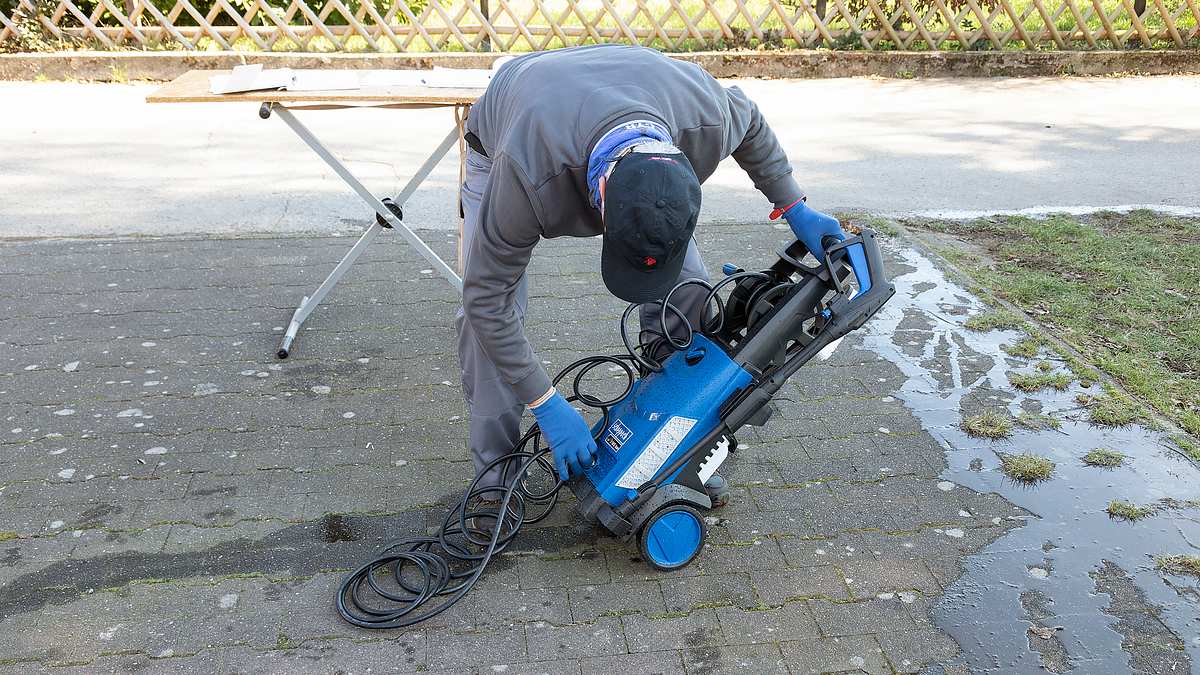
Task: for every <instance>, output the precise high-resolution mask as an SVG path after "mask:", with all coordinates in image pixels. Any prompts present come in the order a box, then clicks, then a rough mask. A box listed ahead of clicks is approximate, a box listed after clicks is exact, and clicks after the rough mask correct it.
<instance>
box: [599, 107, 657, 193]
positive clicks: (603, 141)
mask: <svg viewBox="0 0 1200 675" xmlns="http://www.w3.org/2000/svg"><path fill="white" fill-rule="evenodd" d="M649 141H661V142H663V143H672V142H673V141H672V140H671V132H670V131H668V130H667V128H666V127H664V126H663V125H661V124H659V123H658V122H653V121H651V120H632V121H629V122H626V123H624V124H622V125H620V126H617V127H613V128H612V129H609V131H608V133H606V134H604V135H603V136H601V137H600V140H598V141H596V147H595V148H593V149H592V154H591V155H589V156H588V167H587V182H588V199H589V200H590V201H591V202H592V206H594V207H596V208H600V177H601V176H603V175H604V170H605V169H607V168H608V165H609V163H610V162H613V161H616V159H617V157H618V156H619V155H620V154H621V153H622V152H624V151H625V150H627V149H629V148H630V147H632V146H635V145H640V144H642V143H646V142H649Z"/></svg>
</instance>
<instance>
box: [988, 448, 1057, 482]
mask: <svg viewBox="0 0 1200 675" xmlns="http://www.w3.org/2000/svg"><path fill="white" fill-rule="evenodd" d="M1000 468H1001V469H1002V470H1003V471H1004V475H1006V476H1008V477H1009V478H1011V479H1013V480H1015V481H1018V482H1021V483H1040V482H1041V481H1044V480H1046V479H1047V478H1049V477H1050V475H1051V474H1053V473H1054V462H1052V461H1050V460H1049V459H1048V458H1046V457H1042V456H1041V455H1035V454H1033V453H1030V452H1023V453H1021V454H1019V455H1008V454H1006V455H1001V456H1000Z"/></svg>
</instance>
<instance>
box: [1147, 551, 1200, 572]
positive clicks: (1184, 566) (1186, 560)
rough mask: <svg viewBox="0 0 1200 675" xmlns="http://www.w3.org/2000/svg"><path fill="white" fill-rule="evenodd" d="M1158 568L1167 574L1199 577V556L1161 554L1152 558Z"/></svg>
mask: <svg viewBox="0 0 1200 675" xmlns="http://www.w3.org/2000/svg"><path fill="white" fill-rule="evenodd" d="M1154 562H1155V564H1156V565H1157V566H1158V569H1160V570H1162V571H1163V572H1166V573H1168V574H1190V575H1191V576H1194V577H1200V557H1197V556H1194V555H1163V556H1158V557H1157V558H1155V559H1154Z"/></svg>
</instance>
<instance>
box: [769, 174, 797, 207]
mask: <svg viewBox="0 0 1200 675" xmlns="http://www.w3.org/2000/svg"><path fill="white" fill-rule="evenodd" d="M761 190H762V193H763V195H764V196H765V197H766V198H767V199H768V200H770V202H771V203H772V204H773V205H775V206H776V207H777V208H781V209H785V208H787V207H789V206H791V205H792V204H794V203H796V200H797V199H801V198H803V197H804V191H803V190H801V189H800V185H799V184H798V183H797V182H796V179H795V178H794V177H793V176H792V174H791V173H786V174H784V175H782V176H780V177H779V178H777V179H775V180H774V181H772V182H770V183H767V184H766V185H763V186H762V187H761Z"/></svg>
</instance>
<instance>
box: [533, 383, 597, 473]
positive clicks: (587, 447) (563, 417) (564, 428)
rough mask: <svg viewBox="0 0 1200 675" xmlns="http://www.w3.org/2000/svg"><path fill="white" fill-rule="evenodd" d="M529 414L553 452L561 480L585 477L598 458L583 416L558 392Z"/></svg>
mask: <svg viewBox="0 0 1200 675" xmlns="http://www.w3.org/2000/svg"><path fill="white" fill-rule="evenodd" d="M530 410H531V411H532V412H533V416H534V417H536V418H537V423H538V427H539V428H540V429H541V430H542V436H543V437H545V439H546V440H547V441H548V442H549V443H550V449H551V450H553V451H554V466H556V467H557V468H558V477H559V478H561V479H563V480H566V479H567V478H568V477H569V476H570V474H580V473H583V470H584V469H586V468H588V467H589V466H591V465H592V461H593V460H594V459H595V456H596V441H595V440H593V439H592V432H591V431H590V430H589V429H588V425H587V422H585V421H584V419H583V415H580V414H579V412H578V411H577V410H575V409H574V408H572V407H571V404H570V403H567V399H565V398H563V395H562V394H560V393H558V392H555V393H554V395H553V396H551V397H550V398H549V399H547V400H546V401H545V402H543V403H542V404H540V405H538V406H537V407H536V408H530ZM568 468H569V469H570V472H569V473H568V471H567V469H568Z"/></svg>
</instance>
